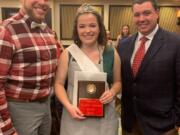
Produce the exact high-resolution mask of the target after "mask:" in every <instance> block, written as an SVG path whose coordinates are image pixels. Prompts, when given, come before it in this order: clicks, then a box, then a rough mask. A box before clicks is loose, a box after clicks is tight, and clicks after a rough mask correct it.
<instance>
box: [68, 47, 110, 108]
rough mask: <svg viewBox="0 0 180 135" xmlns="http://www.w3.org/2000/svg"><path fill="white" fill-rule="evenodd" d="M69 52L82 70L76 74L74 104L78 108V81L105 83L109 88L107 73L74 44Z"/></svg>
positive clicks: (69, 48)
mask: <svg viewBox="0 0 180 135" xmlns="http://www.w3.org/2000/svg"><path fill="white" fill-rule="evenodd" d="M67 50H68V51H69V52H70V53H71V55H72V57H73V58H74V59H75V60H76V62H77V63H78V65H79V67H80V69H81V70H82V71H75V73H74V90H73V104H74V105H76V106H77V93H78V81H79V80H84V81H85V80H87V81H105V82H106V86H107V81H106V80H107V73H104V72H101V71H100V70H99V69H98V68H97V67H96V66H95V64H94V63H93V62H92V61H91V60H90V59H89V58H88V57H87V56H86V55H85V54H84V53H83V52H82V50H81V49H80V48H79V47H78V46H77V45H75V44H72V45H71V46H70V47H68V48H67Z"/></svg>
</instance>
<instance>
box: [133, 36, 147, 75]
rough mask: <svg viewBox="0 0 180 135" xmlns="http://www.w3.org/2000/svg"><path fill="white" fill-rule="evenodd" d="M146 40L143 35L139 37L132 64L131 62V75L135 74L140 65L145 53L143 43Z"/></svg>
mask: <svg viewBox="0 0 180 135" xmlns="http://www.w3.org/2000/svg"><path fill="white" fill-rule="evenodd" d="M147 40H148V38H146V37H145V36H143V37H141V39H140V46H139V48H138V50H137V52H136V54H135V56H134V60H133V64H132V70H133V75H134V76H136V74H137V72H138V69H139V67H140V65H141V62H142V60H143V58H144V55H145V43H146V41H147Z"/></svg>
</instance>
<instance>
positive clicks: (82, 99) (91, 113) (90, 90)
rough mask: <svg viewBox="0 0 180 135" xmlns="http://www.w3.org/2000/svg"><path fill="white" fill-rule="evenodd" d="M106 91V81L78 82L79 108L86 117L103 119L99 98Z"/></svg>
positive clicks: (102, 108) (102, 107)
mask: <svg viewBox="0 0 180 135" xmlns="http://www.w3.org/2000/svg"><path fill="white" fill-rule="evenodd" d="M104 91H105V82H104V81H80V80H79V81H78V107H79V109H80V110H81V112H82V113H83V114H84V115H85V116H86V117H103V116H104V106H103V104H102V103H101V102H100V100H99V98H100V96H101V95H102V94H103V92H104Z"/></svg>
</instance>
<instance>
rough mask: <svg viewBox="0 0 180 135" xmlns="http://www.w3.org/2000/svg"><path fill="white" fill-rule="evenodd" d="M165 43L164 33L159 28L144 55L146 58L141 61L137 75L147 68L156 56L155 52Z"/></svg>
mask: <svg viewBox="0 0 180 135" xmlns="http://www.w3.org/2000/svg"><path fill="white" fill-rule="evenodd" d="M163 44H164V40H163V33H162V30H161V29H159V30H158V31H157V33H156V34H155V36H154V38H153V40H152V42H151V45H150V47H149V49H148V51H147V52H146V54H145V56H144V59H143V61H142V63H141V66H140V68H139V71H138V73H137V76H136V77H138V76H140V75H141V73H142V72H143V71H144V70H145V68H146V67H147V66H148V64H149V63H150V61H151V60H152V58H153V56H155V54H156V53H157V52H158V51H159V49H160V48H161V47H162V46H163Z"/></svg>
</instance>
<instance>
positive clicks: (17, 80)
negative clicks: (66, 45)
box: [0, 0, 57, 135]
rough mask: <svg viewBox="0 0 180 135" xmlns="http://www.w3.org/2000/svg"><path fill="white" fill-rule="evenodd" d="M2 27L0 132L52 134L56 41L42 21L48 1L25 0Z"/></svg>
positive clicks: (0, 133)
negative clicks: (52, 97) (52, 94)
mask: <svg viewBox="0 0 180 135" xmlns="http://www.w3.org/2000/svg"><path fill="white" fill-rule="evenodd" d="M20 2H21V4H22V8H21V9H20V11H19V12H18V13H17V14H16V15H14V16H13V17H11V18H9V19H7V20H5V21H3V24H2V26H1V27H0V135H17V134H18V135H49V134H50V129H51V116H50V106H49V105H50V104H49V98H48V97H49V95H50V92H51V89H52V83H53V78H54V73H55V70H56V65H57V54H56V49H57V48H56V41H55V39H54V36H53V33H52V31H51V30H50V28H48V26H46V24H45V23H43V22H42V21H43V20H44V17H45V15H46V13H47V11H48V9H49V3H48V0H21V1H20Z"/></svg>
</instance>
